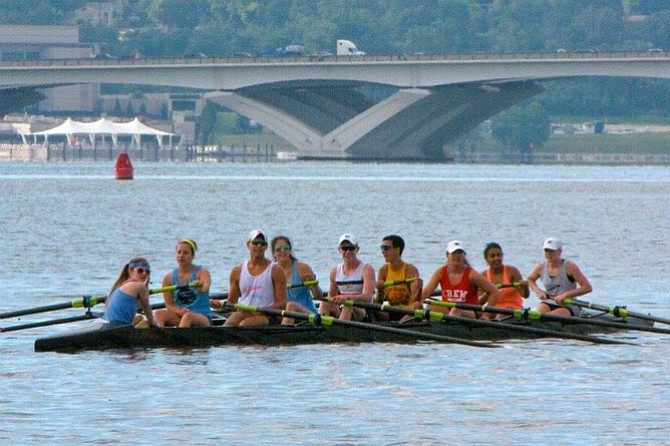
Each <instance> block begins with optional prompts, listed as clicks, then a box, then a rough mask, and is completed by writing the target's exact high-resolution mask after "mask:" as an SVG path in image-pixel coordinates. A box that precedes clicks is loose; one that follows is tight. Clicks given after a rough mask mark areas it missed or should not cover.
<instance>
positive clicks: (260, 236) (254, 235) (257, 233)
mask: <svg viewBox="0 0 670 446" xmlns="http://www.w3.org/2000/svg"><path fill="white" fill-rule="evenodd" d="M247 240H248V241H250V242H253V241H254V240H262V241H264V242H266V243H267V241H268V239H267V237H265V234H264V233H263V231H261V230H260V229H254V230H253V231H251V232H250V233H249V238H248V239H247Z"/></svg>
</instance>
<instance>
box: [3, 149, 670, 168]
mask: <svg viewBox="0 0 670 446" xmlns="http://www.w3.org/2000/svg"><path fill="white" fill-rule="evenodd" d="M122 152H127V153H128V155H129V156H130V158H131V160H133V161H142V162H195V163H203V162H204V163H209V162H225V161H242V162H282V163H285V162H300V161H323V162H329V161H349V162H357V163H364V162H378V163H394V162H400V163H440V164H443V163H471V164H480V163H481V164H582V165H662V166H664V165H670V153H665V154H663V153H572V152H565V153H556V152H554V153H547V152H539V153H534V154H533V155H532V159H531V160H530V161H529V160H527V159H525V158H522V156H521V155H520V154H516V153H514V154H510V153H500V152H479V153H477V152H475V153H467V154H456V155H455V156H453V157H451V158H450V159H444V160H426V159H422V158H397V159H391V158H329V157H315V156H300V155H298V156H297V158H291V159H281V158H277V157H276V154H275V153H273V152H272V153H268V152H262V151H259V152H256V153H254V152H251V151H250V152H240V153H230V152H209V153H208V152H203V151H198V150H196V149H194V148H193V147H189V148H179V147H176V148H165V149H157V148H139V149H137V148H131V149H121V148H116V149H110V148H101V149H92V148H78V147H73V148H63V147H62V146H56V147H54V146H41V145H13V144H0V162H34V163H44V162H81V161H84V162H114V161H116V159H117V157H118V155H119V154H120V153H122ZM208 155H209V156H208Z"/></svg>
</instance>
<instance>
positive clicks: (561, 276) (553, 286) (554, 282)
mask: <svg viewBox="0 0 670 446" xmlns="http://www.w3.org/2000/svg"><path fill="white" fill-rule="evenodd" d="M567 268H568V261H567V260H566V259H563V263H562V264H561V270H560V271H559V272H558V275H556V276H554V277H551V276H550V275H549V272H548V271H547V263H546V262H545V263H544V267H543V268H542V275H541V276H540V280H541V281H542V284H543V285H544V290H545V291H546V292H547V294H549V295H550V296H556V295H557V294H561V293H562V292H564V291H569V290H574V289H575V288H577V283H575V281H574V280H570V278H569V277H568V272H567Z"/></svg>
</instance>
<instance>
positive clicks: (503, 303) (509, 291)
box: [486, 265, 523, 309]
mask: <svg viewBox="0 0 670 446" xmlns="http://www.w3.org/2000/svg"><path fill="white" fill-rule="evenodd" d="M486 278H487V279H489V280H490V281H491V282H493V280H492V279H491V268H489V269H487V270H486ZM511 284H512V282H510V280H509V278H508V277H507V265H503V274H502V283H500V284H497V283H494V285H511ZM498 293H499V294H498V302H496V307H502V308H519V309H520V308H523V296H522V295H521V292H520V291H519V290H518V289H517V288H514V287H504V288H500V289H499V290H498Z"/></svg>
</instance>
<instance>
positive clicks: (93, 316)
mask: <svg viewBox="0 0 670 446" xmlns="http://www.w3.org/2000/svg"><path fill="white" fill-rule="evenodd" d="M166 291H167V290H166ZM161 308H165V303H164V302H160V303H155V304H152V305H151V309H152V310H159V309H161ZM99 317H102V313H92V312H90V311H87V312H86V313H85V314H83V315H81V316H72V317H64V318H59V319H51V320H48V321H39V322H29V323H27V324H20V325H12V326H9V327H0V333H5V332H8V331H17V330H27V329H29V328H37V327H46V326H48V325H58V324H68V323H70V322H79V321H85V320H88V319H97V318H99Z"/></svg>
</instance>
